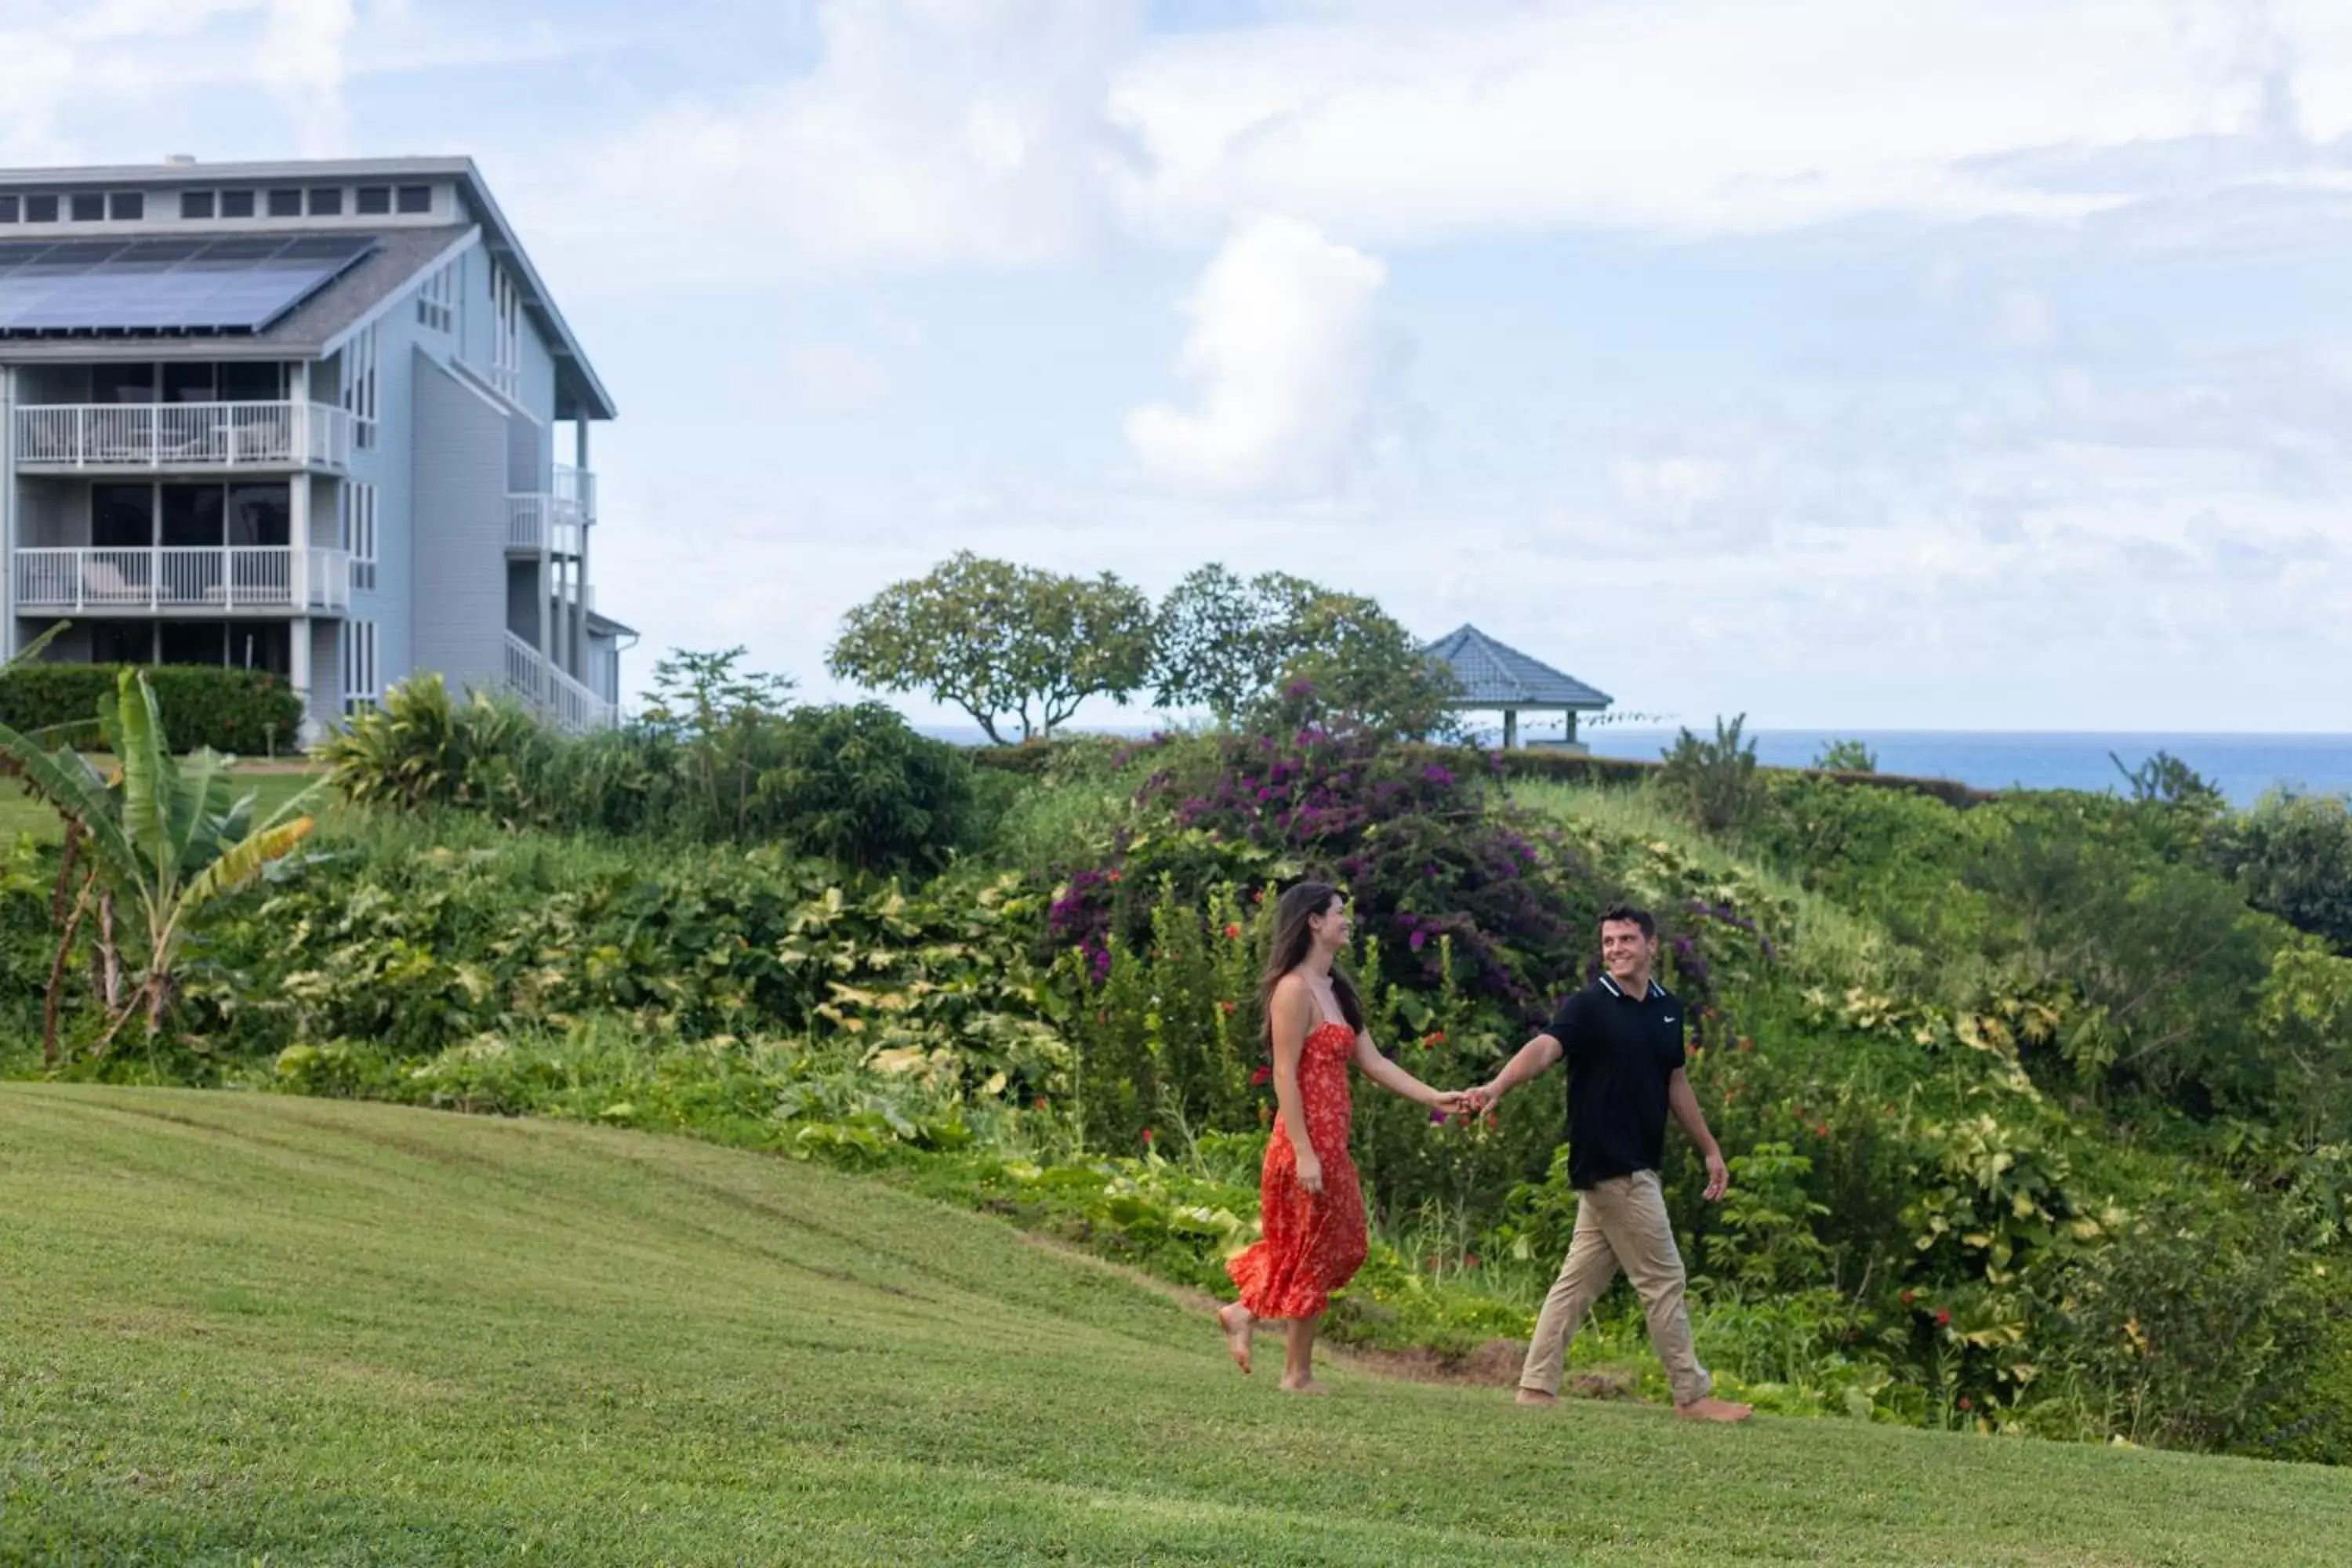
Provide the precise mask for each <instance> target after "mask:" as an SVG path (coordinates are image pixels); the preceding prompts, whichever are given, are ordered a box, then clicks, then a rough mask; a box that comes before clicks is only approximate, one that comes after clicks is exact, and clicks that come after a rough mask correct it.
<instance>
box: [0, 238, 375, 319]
mask: <svg viewBox="0 0 2352 1568" xmlns="http://www.w3.org/2000/svg"><path fill="white" fill-rule="evenodd" d="M374 248H375V240H374V238H373V237H372V236H368V235H310V236H304V237H298V238H292V239H288V238H282V237H274V236H271V237H263V236H254V237H245V238H236V239H220V240H211V241H200V240H187V239H130V240H67V241H63V242H60V243H57V244H49V245H0V337H36V336H47V335H53V334H70V333H77V332H100V333H106V332H141V333H161V332H258V331H265V330H267V329H268V327H269V326H271V325H272V324H273V323H275V322H276V321H279V320H280V319H281V318H283V317H284V316H285V315H286V314H287V313H288V312H289V311H290V310H293V309H294V308H295V307H296V306H297V305H299V304H300V303H301V302H302V301H303V300H308V299H309V298H310V296H311V295H313V294H316V293H317V292H318V291H319V290H320V289H323V288H325V287H326V286H327V285H328V284H329V283H331V282H333V281H334V280H335V279H337V278H340V277H341V276H342V275H343V274H344V273H345V272H347V271H349V270H350V269H351V268H352V267H353V266H354V265H356V264H357V263H358V262H359V260H360V259H361V258H362V257H364V256H366V255H367V254H368V253H369V252H370V251H372V250H373V249H374Z"/></svg>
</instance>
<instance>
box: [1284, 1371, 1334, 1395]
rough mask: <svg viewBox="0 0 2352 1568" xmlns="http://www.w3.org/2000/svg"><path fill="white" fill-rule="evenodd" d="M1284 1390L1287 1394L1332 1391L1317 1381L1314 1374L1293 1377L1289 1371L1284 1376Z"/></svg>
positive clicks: (1325, 1392) (1326, 1392)
mask: <svg viewBox="0 0 2352 1568" xmlns="http://www.w3.org/2000/svg"><path fill="white" fill-rule="evenodd" d="M1282 1392H1283V1393H1285V1394H1328V1393H1330V1392H1331V1391H1330V1390H1329V1389H1328V1388H1326V1387H1324V1386H1323V1385H1322V1384H1319V1383H1318V1382H1316V1381H1315V1379H1314V1377H1313V1375H1312V1374H1309V1375H1308V1376H1306V1377H1292V1376H1291V1375H1290V1374H1289V1373H1284V1374H1283V1378H1282Z"/></svg>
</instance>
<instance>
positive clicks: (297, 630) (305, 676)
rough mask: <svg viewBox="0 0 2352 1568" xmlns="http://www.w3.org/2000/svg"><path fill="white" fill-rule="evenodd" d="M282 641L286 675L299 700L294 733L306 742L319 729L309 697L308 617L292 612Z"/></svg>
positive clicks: (312, 737)
mask: <svg viewBox="0 0 2352 1568" xmlns="http://www.w3.org/2000/svg"><path fill="white" fill-rule="evenodd" d="M286 641H287V648H286V679H288V680H289V682H290V683H291V684H292V685H293V688H294V695H295V696H297V697H299V698H300V699H301V700H302V723H301V727H300V728H299V730H297V731H295V735H296V738H297V739H298V740H299V741H300V742H301V743H302V744H303V745H305V746H307V745H309V744H310V742H313V741H315V740H317V739H318V738H319V736H320V733H321V732H322V731H321V726H320V722H319V714H318V711H317V705H316V704H314V703H313V702H312V701H311V700H310V616H295V617H294V619H293V621H292V622H291V623H289V629H288V632H287V637H286Z"/></svg>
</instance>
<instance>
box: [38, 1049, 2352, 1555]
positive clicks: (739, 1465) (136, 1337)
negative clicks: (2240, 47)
mask: <svg viewBox="0 0 2352 1568" xmlns="http://www.w3.org/2000/svg"><path fill="white" fill-rule="evenodd" d="M0 1313H5V1319H0V1321H5V1322H6V1323H7V1324H8V1325H9V1328H8V1330H7V1332H6V1333H5V1336H0V1561H5V1562H18V1561H102V1562H107V1563H129V1562H158V1563H163V1562H168V1563H229V1562H236V1563H250V1562H253V1561H255V1560H256V1559H257V1558H261V1557H262V1556H264V1554H267V1560H268V1561H269V1562H273V1563H289V1562H299V1563H359V1562H367V1563H428V1562H429V1563H458V1562H464V1563H494V1562H504V1561H529V1562H550V1563H565V1564H588V1563H654V1562H666V1563H719V1562H726V1563H737V1562H792V1563H835V1562H842V1563H851V1562H859V1563H863V1562H882V1561H887V1562H905V1561H926V1560H952V1561H957V1562H1029V1561H1087V1562H1147V1561H1148V1562H1153V1563H1171V1562H1202V1563H1210V1562H1214V1563H1236V1562H1282V1563H1412V1562H1429V1561H1463V1562H1472V1561H1475V1562H1496V1563H1560V1562H1564V1561H1577V1562H1643V1563H1655V1562H1730V1561H1754V1560H1757V1559H1759V1558H1782V1559H1795V1560H1803V1561H1816V1562H1818V1561H1830V1562H1886V1561H1907V1562H1915V1563H1928V1562H1967V1563H1994V1562H2018V1563H2175V1562H2179V1563H2187V1562H2222V1561H2230V1562H2261V1563H2320V1562H2326V1561H2340V1560H2341V1558H2342V1553H2343V1549H2344V1546H2345V1542H2346V1540H2347V1537H2346V1534H2345V1533H2344V1531H2345V1521H2346V1520H2347V1518H2352V1475H2347V1474H2344V1473H2341V1472H2334V1471H2325V1470H2316V1469H2308V1468H2294V1467H2289V1466H2283V1465H2262V1464H2253V1463H2245V1462H2238V1461H2231V1460H2219V1459H2200V1458H2186V1457H2179V1456H2169V1455H2162V1454H2155V1453H2138V1452H2125V1451H2116V1450H2104V1449H2095V1448H2070V1447H2057V1446H2049V1445H2039V1444H2026V1443H2012V1442H2000V1441H1987V1440H1982V1439H1969V1438H1962V1437H1954V1436H1940V1435H1934V1434H1927V1433H1920V1432H1913V1431H1905V1430H1897V1429H1893V1428H1886V1427H1872V1426H1861V1425H1855V1424H1849V1423H1842V1422H1820V1421H1815V1422H1801V1423H1784V1422H1760V1423H1759V1424H1757V1425H1755V1426H1751V1427H1749V1428H1747V1429H1740V1430H1726V1429H1696V1428H1692V1427H1689V1426H1684V1425H1681V1424H1678V1423H1676V1422H1675V1420H1674V1419H1673V1418H1672V1417H1671V1416H1670V1415H1665V1414H1664V1413H1663V1412H1660V1411H1658V1410H1655V1409H1654V1408H1648V1407H1638V1406H1619V1405H1589V1404H1587V1405H1572V1406H1570V1408H1568V1409H1567V1410H1565V1411H1562V1412H1557V1413H1542V1414H1538V1413H1529V1412H1522V1411H1518V1410H1517V1409H1515V1408H1513V1407H1512V1406H1511V1405H1509V1404H1508V1403H1507V1400H1506V1398H1505V1397H1504V1396H1503V1395H1501V1394H1497V1393H1496V1392H1494V1391H1492V1390H1468V1389H1454V1388H1440V1387H1431V1386H1423V1385H1415V1384H1398V1383H1390V1382H1383V1381H1380V1380H1376V1379H1373V1378H1370V1377H1369V1376H1364V1375H1351V1374H1350V1373H1349V1371H1348V1370H1347V1369H1346V1368H1344V1367H1342V1368H1339V1369H1336V1370H1334V1371H1333V1372H1332V1373H1331V1374H1330V1379H1329V1380H1330V1382H1331V1383H1332V1384H1333V1386H1334V1389H1335V1397H1333V1398H1331V1399H1329V1400H1328V1401H1323V1402H1312V1401H1295V1400H1288V1399H1285V1398H1282V1397H1280V1396H1278V1395H1277V1394H1275V1392H1274V1391H1273V1389H1272V1387H1271V1386H1270V1379H1269V1378H1267V1377H1265V1376H1264V1375H1263V1374H1262V1375H1261V1376H1260V1377H1258V1378H1255V1379H1252V1380H1248V1381H1246V1382H1244V1380H1243V1379H1241V1378H1240V1377H1238V1376H1236V1375H1234V1373H1232V1372H1231V1370H1230V1369H1229V1368H1228V1367H1227V1366H1226V1365H1225V1364H1224V1363H1223V1359H1222V1357H1221V1355H1220V1353H1219V1352H1218V1349H1217V1346H1216V1342H1215V1338H1214V1334H1213V1330H1212V1328H1211V1326H1210V1325H1209V1324H1208V1323H1207V1322H1206V1321H1205V1320H1203V1319H1202V1318H1201V1317H1199V1316H1197V1315H1188V1314H1186V1313H1185V1312H1183V1311H1182V1310H1180V1309H1179V1308H1178V1307H1176V1306H1175V1305H1173V1304H1171V1302H1170V1301H1168V1300H1165V1299H1164V1298H1162V1297H1160V1296H1159V1295H1157V1294H1155V1293H1152V1292H1150V1291H1149V1290H1147V1289H1142V1288H1139V1287H1138V1286H1136V1285H1133V1284H1130V1283H1129V1282H1128V1281H1127V1280H1126V1279H1122V1278H1120V1277H1119V1276H1118V1275H1116V1274H1114V1273H1112V1272H1110V1271H1108V1270H1107V1269H1105V1268H1100V1267H1097V1266H1094V1265H1091V1264H1089V1263H1087V1262H1085V1261H1084V1260H1077V1259H1072V1258H1066V1257H1063V1256H1061V1255H1059V1254H1055V1253H1052V1252H1047V1251H1045V1250H1042V1249H1040V1248H1037V1247H1031V1246H1027V1245H1024V1244H1023V1243H1022V1242H1020V1241H1019V1240H1018V1239H1017V1238H1016V1237H1014V1236H1013V1233H1011V1232H1010V1231H1008V1230H1007V1229H1005V1228H1004V1227H1003V1226H1001V1225H999V1224H997V1223H995V1222H993V1221H991V1220H988V1219H985V1218H982V1217H977V1216H972V1215H963V1214H959V1213H955V1212H951V1211H949V1210H946V1209H943V1208H940V1207H936V1206H932V1205H927V1204H925V1203H923V1202H922V1201H921V1200H919V1199H916V1198H913V1197H910V1196H908V1195H907V1194H903V1193H900V1192H898V1191H895V1190H892V1189H890V1188H887V1187H884V1186H881V1185H877V1184H871V1183H866V1182H860V1181H857V1180H855V1179H852V1178H848V1177H845V1176H840V1175H836V1174H834V1173H828V1172H826V1171H824V1170H820V1169H815V1168H812V1167H807V1166H800V1165H793V1164H789V1163H781V1162H777V1161H774V1160H770V1159H763V1158H761V1157H758V1156H755V1155H750V1154H745V1153H740V1152H730V1151H726V1150H721V1149H716V1148H712V1147H709V1146H706V1145H702V1144H698V1143H695V1142H688V1141H684V1140H664V1139H656V1138H650V1137H645V1136H639V1135H634V1134H629V1133H624V1132H612V1131H602V1130H598V1129H593V1128H583V1127H578V1126H570V1125H562V1124H556V1123H546V1122H509V1121H492V1120H488V1119H483V1118H467V1117H459V1116H454V1115H441V1114H436V1113H432V1112H426V1111H416V1110H401V1109H396V1108H391V1107H384V1106H373V1105H363V1104H351V1103H341V1102H331V1101H320V1100H292V1099H276V1098H259V1097H256V1098H246V1097H238V1096H226V1095H204V1094H196V1093H189V1092H182V1091H156V1090H127V1089H87V1088H63V1087H47V1086H30V1085H6V1086H0ZM1269 1348H1271V1347H1269Z"/></svg>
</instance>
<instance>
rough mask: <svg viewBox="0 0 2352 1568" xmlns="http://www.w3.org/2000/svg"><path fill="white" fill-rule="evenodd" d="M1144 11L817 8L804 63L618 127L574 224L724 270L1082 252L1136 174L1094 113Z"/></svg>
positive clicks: (888, 2)
mask: <svg viewBox="0 0 2352 1568" xmlns="http://www.w3.org/2000/svg"><path fill="white" fill-rule="evenodd" d="M1136 17H1137V5H1136V4H1135V0H826V3H825V4H824V5H823V6H822V8H821V11H820V33H821V40H822V43H821V51H820V54H819V57H818V59H817V63H816V65H815V67H814V69H813V70H812V71H810V72H809V73H808V74H806V75H803V76H800V77H797V78H793V79H788V80H785V81H782V82H777V83H772V84H769V85H767V86H765V87H763V88H761V89H757V90H754V91H752V92H750V93H748V94H746V95H742V96H740V97H736V98H732V99H730V100H725V101H711V100H707V99H703V98H690V99H685V100H677V101H674V102H672V103H670V104H668V105H667V106H666V107H664V108H663V109H662V110H659V111H658V112H657V113H656V114H655V115H653V116H652V117H651V118H650V119H649V120H647V121H646V122H644V123H642V124H639V125H636V126H635V127H633V128H631V129H630V130H628V131H627V132H625V133H623V134H621V135H620V136H618V137H616V138H614V140H613V141H612V142H610V143H609V144H608V145H606V146H604V148H602V149H600V150H598V151H597V152H596V153H594V155H593V156H591V157H589V158H587V159H585V160H584V161H582V162H581V163H578V164H577V165H575V166H577V167H580V168H582V169H583V170H584V171H585V174H586V176H587V177H586V180H585V182H584V184H583V189H582V191H581V196H582V199H581V201H580V202H579V204H578V205H576V206H575V207H574V208H573V209H572V212H571V213H570V214H569V216H568V218H567V219H566V220H565V221H566V223H567V226H570V227H572V228H575V229H577V230H579V231H581V232H582V233H583V236H593V239H594V242H595V243H596V244H597V245H599V246H600V247H618V249H617V252H616V254H617V255H619V256H620V257H621V258H624V259H625V261H627V262H628V263H630V264H633V265H636V266H640V267H646V268H665V269H667V270H668V271H669V272H670V273H671V274H672V275H673V276H675V275H676V274H677V273H679V272H683V273H685V274H686V275H688V276H690V277H693V278H696V279H702V280H719V281H728V280H740V279H761V278H770V277H775V276H779V275H789V274H792V273H793V272H796V271H803V270H806V269H808V268H812V267H814V268H856V267H860V266H865V265H868V264H872V263H885V264H897V265H914V266H922V265H929V264H937V263H947V262H980V263H984V264H990V265H1019V264H1025V263H1034V262H1038V261H1045V260H1055V259H1060V258H1066V257H1069V256H1072V255H1076V254H1081V253H1084V252H1086V251H1087V250H1088V249H1090V248H1092V247H1097V246H1098V245H1100V244H1102V243H1104V242H1105V240H1106V239H1107V238H1108V237H1109V235H1110V233H1111V228H1110V210H1109V205H1108V199H1109V194H1110V193H1111V192H1112V191H1114V190H1115V189H1116V188H1117V187H1118V185H1119V184H1122V183H1123V182H1125V181H1127V180H1129V179H1131V178H1132V177H1133V169H1132V160H1133V156H1134V149H1133V148H1132V146H1131V144H1130V143H1129V142H1128V140H1127V139H1126V137H1125V134H1124V133H1123V132H1120V131H1119V130H1118V128H1117V127H1115V126H1114V125H1112V123H1111V122H1110V121H1109V119H1108V116H1107V113H1106V110H1105V104H1106V100H1107V94H1108V79H1109V78H1108V73H1109V71H1110V68H1111V65H1112V62H1113V60H1114V59H1115V58H1117V56H1118V54H1119V52H1120V51H1121V50H1122V48H1123V47H1125V46H1126V44H1127V42H1128V40H1129V37H1130V35H1131V34H1132V32H1133V31H1134V28H1135V25H1136ZM615 215H617V221H615ZM606 225H610V227H609V228H607V227H605V226H606Z"/></svg>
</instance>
